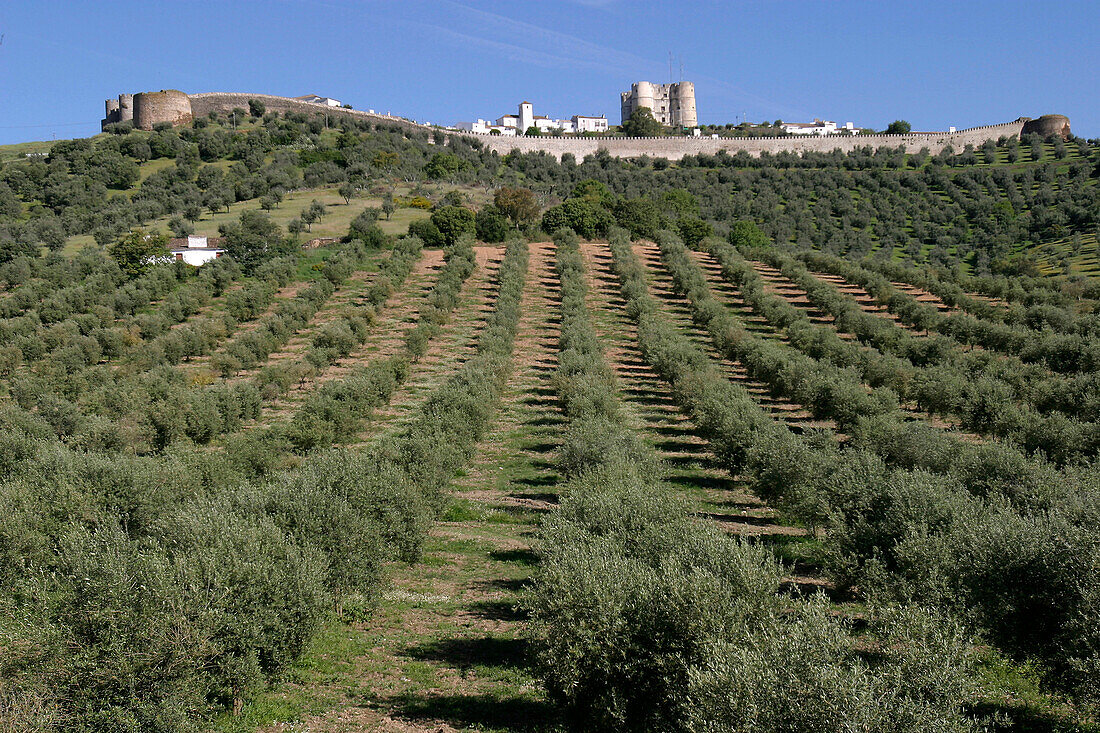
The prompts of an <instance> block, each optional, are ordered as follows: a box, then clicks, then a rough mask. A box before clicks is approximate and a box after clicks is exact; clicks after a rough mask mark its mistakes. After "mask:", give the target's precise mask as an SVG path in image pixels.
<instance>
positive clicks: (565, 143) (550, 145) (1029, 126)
mask: <svg viewBox="0 0 1100 733" xmlns="http://www.w3.org/2000/svg"><path fill="white" fill-rule="evenodd" d="M250 99H255V100H258V101H260V102H263V104H264V106H265V107H266V109H267V110H268V111H272V112H303V113H306V114H327V115H329V116H330V117H336V116H348V117H353V118H357V119H363V120H369V121H371V122H374V123H377V124H390V125H397V126H399V127H403V128H405V129H408V130H416V131H421V132H429V133H432V137H433V139H434V138H435V137H436V135H437V134H444V135H446V136H447V137H451V136H461V137H466V138H472V139H476V140H478V141H480V142H481V144H482V145H483V147H485V148H486V149H488V150H493V151H495V152H497V153H499V154H500V155H507V154H508V153H510V152H512V151H513V150H518V151H519V152H521V153H528V152H537V151H543V152H546V153H549V154H550V155H553V156H554V157H555V158H557V159H559V160H560V159H561V157H562V156H563V155H565V154H566V153H569V154H571V155H573V156H574V157H575V158H577V159H578V160H580V159H582V158H584V157H585V156H586V155H593V154H595V153H598V152H600V151H602V150H606V151H607V153H608V154H609V155H611V156H612V157H616V158H640V157H642V156H649V157H650V158H667V159H668V160H680V159H681V158H683V157H684V156H685V155H699V154H704V155H714V154H716V153H718V152H719V151H723V150H724V151H726V152H727V153H728V154H730V155H736V154H737V153H740V152H742V151H744V152H745V153H748V154H749V155H752V156H753V157H758V156H759V155H760V154H761V153H772V154H775V153H781V152H792V153H800V154H801V153H806V152H815V153H829V152H832V151H834V150H839V151H841V152H844V153H847V152H850V151H852V150H856V149H860V148H867V147H870V148H881V147H890V148H898V147H902V148H904V149H905V152H907V153H917V152H920V151H921V150H922V149H927V150H928V152H929V153H931V154H933V155H935V154H937V153H940V152H942V151H943V150H944V149H945V148H947V147H948V146H950V147H951V148H953V149H954V150H955V151H956V152H958V151H961V150H963V148H965V147H966V146H967V145H973V146H975V147H978V146H980V145H981V144H982V143H984V142H985V141H986V140H997V139H998V138H1001V137H1015V138H1019V137H1020V136H1021V134H1025V133H1030V132H1038V133H1040V134H1042V135H1044V136H1049V135H1061V136H1063V137H1067V136H1068V135H1069V134H1070V132H1069V119H1067V118H1066V117H1064V116H1062V115H1045V116H1043V117H1040V118H1038V119H1036V120H1031V119H1030V118H1027V117H1020V118H1019V119H1017V120H1014V121H1012V122H1005V123H1002V124H999V125H985V126H982V127H971V128H968V129H965V130H957V131H950V132H913V133H907V134H904V135H830V136H825V137H817V136H812V137H811V136H805V137H795V136H790V137H755V138H747V137H741V138H710V137H653V138H636V137H635V138H630V137H505V136H502V135H482V134H477V133H472V132H459V131H454V130H448V131H442V130H440V129H439V128H435V127H429V126H427V125H421V124H418V123H416V122H413V121H412V120H408V119H406V118H404V117H396V116H393V115H381V114H375V113H371V112H364V111H361V110H355V109H344V108H336V107H325V106H323V105H319V104H313V103H310V102H303V101H301V100H298V99H290V98H287V97H278V96H274V95H271V94H243V93H224V92H210V93H205V94H191V95H187V94H184V93H183V92H179V91H175V90H165V91H161V92H153V93H143V94H135V95H134V96H133V119H134V126H135V127H138V128H140V129H144V130H151V129H152V127H153V125H154V124H157V123H158V122H171V123H172V124H186V123H190V122H191V120H192V119H193V118H195V117H202V116H205V115H207V114H209V113H210V112H212V111H218V112H230V111H232V110H233V109H236V108H239V109H248V100H250ZM118 106H119V105H118V103H116V102H114V100H111V101H110V102H108V106H107V110H108V119H109V118H110V117H111V112H112V107H114V108H115V109H117V108H118ZM116 114H117V112H116ZM105 122H106V120H105Z"/></svg>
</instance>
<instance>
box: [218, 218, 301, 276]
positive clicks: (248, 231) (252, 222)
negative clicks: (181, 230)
mask: <svg viewBox="0 0 1100 733" xmlns="http://www.w3.org/2000/svg"><path fill="white" fill-rule="evenodd" d="M219 230H220V231H221V234H222V236H223V237H225V248H226V249H227V250H229V254H230V255H232V257H233V259H234V260H236V261H237V262H238V263H240V265H241V268H242V269H243V270H244V271H245V272H246V273H248V274H252V273H254V272H255V271H256V269H257V268H258V267H259V266H260V265H262V264H263V263H265V262H267V261H268V260H270V259H272V258H273V257H275V256H277V255H280V254H287V253H288V252H290V251H293V249H292V248H288V247H287V246H286V242H284V240H283V233H282V230H281V229H279V225H278V224H276V223H275V222H273V221H272V220H271V217H270V216H268V215H267V214H265V213H264V212H262V211H256V210H250V211H245V212H243V213H242V214H241V218H240V220H239V221H237V222H233V223H230V224H223V225H222V226H221V227H220V228H219Z"/></svg>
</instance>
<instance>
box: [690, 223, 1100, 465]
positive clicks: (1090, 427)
mask: <svg viewBox="0 0 1100 733" xmlns="http://www.w3.org/2000/svg"><path fill="white" fill-rule="evenodd" d="M751 226H752V225H751V224H747V225H746V224H744V223H740V224H739V225H738V226H735V228H734V230H733V232H731V239H733V240H736V241H738V242H742V241H743V239H744V238H743V237H741V236H740V234H741V232H742V231H743V230H744V229H745V228H746V227H751ZM703 246H704V248H705V249H706V250H707V251H708V252H710V253H711V254H712V255H714V257H715V258H716V260H717V261H718V262H719V263H720V265H721V267H722V273H723V276H724V277H725V278H726V279H727V280H728V281H729V282H730V283H731V284H733V285H735V286H736V287H737V288H738V289H739V292H740V293H741V295H742V297H743V298H744V300H745V302H746V303H747V304H749V305H750V306H751V307H752V308H753V310H754V311H755V312H756V313H758V314H760V315H761V316H762V317H763V318H764V319H765V320H766V321H768V323H769V324H770V325H772V326H773V327H774V328H777V329H782V330H783V331H785V333H786V336H787V338H788V340H789V342H790V344H791V345H792V346H793V347H795V348H797V349H798V350H799V351H802V352H803V353H805V354H807V355H808V356H810V357H812V358H815V359H818V360H821V361H825V362H827V363H830V364H833V365H835V366H838V367H842V368H850V369H853V370H855V371H856V372H857V373H858V374H860V375H861V377H862V379H863V380H864V381H865V382H866V383H867V384H870V385H872V386H874V387H885V388H889V389H890V390H892V391H893V392H895V393H897V394H898V396H899V397H900V398H902V399H904V400H912V401H914V402H915V403H916V404H917V405H919V406H920V407H921V408H923V409H925V410H927V411H929V412H932V413H934V414H940V415H951V416H955V417H957V418H958V419H959V420H960V421H961V424H962V425H963V427H965V428H967V429H970V430H974V431H977V432H978V433H981V434H983V435H993V436H998V437H1002V438H1005V439H1007V440H1009V441H1011V442H1013V443H1015V444H1016V445H1019V446H1021V447H1022V448H1024V449H1025V450H1027V451H1029V452H1031V451H1043V452H1044V453H1045V454H1046V455H1047V456H1049V457H1051V458H1052V459H1055V460H1058V461H1066V460H1072V459H1075V458H1079V457H1081V456H1088V455H1091V454H1093V453H1094V452H1095V450H1096V446H1097V441H1098V440H1100V432H1098V430H1097V428H1096V425H1095V418H1090V417H1088V416H1089V415H1090V409H1089V402H1090V401H1091V402H1095V398H1091V399H1090V398H1088V397H1087V396H1086V395H1085V394H1084V393H1086V392H1087V391H1088V385H1089V384H1090V383H1091V382H1094V381H1095V378H1094V377H1092V375H1089V376H1084V375H1081V376H1079V377H1072V378H1066V377H1063V376H1059V375H1050V374H1049V373H1047V372H1046V371H1045V370H1043V369H1041V368H1034V367H1033V368H1030V369H1028V368H1026V367H1024V368H1021V369H1017V370H1012V375H1013V379H1014V383H1015V384H1016V385H1019V386H1018V387H1014V386H1013V384H1010V383H1008V382H1006V381H1004V380H999V379H997V378H996V376H995V375H994V374H993V373H991V370H987V373H985V374H984V375H983V374H982V373H981V371H982V370H981V369H974V368H973V367H968V366H967V360H968V359H972V358H974V357H973V356H970V355H964V354H963V353H961V352H960V351H958V350H955V349H952V348H951V347H950V345H948V344H947V343H946V342H945V341H944V340H943V339H942V337H931V338H926V337H920V336H918V335H916V334H914V333H912V332H910V331H908V330H906V329H904V328H900V327H898V326H897V325H895V324H894V323H892V322H891V321H889V320H888V319H884V318H881V317H879V316H876V315H874V314H871V313H868V312H866V311H864V310H863V309H862V308H860V307H859V305H858V304H857V303H856V302H855V301H854V300H853V299H852V298H851V297H848V296H846V295H844V294H842V293H840V292H839V291H838V290H837V289H836V287H835V286H833V285H832V284H831V283H827V282H824V281H822V280H820V279H818V278H816V277H815V276H814V275H813V274H811V273H810V272H809V271H808V270H807V269H806V267H805V266H804V265H803V264H801V263H800V262H798V261H797V260H794V259H793V258H790V257H788V256H785V255H783V254H781V253H778V252H775V251H773V250H768V249H761V248H757V249H752V248H748V247H745V245H744V244H743V243H742V244H741V246H742V248H743V249H745V251H746V252H747V253H749V254H750V255H751V256H754V257H757V258H760V259H762V260H764V261H766V262H768V263H769V264H772V265H773V266H775V267H778V268H779V269H780V270H781V272H782V273H783V274H784V275H785V276H786V277H787V278H789V279H790V280H791V281H792V282H794V283H795V284H797V285H798V286H800V287H801V288H802V289H803V290H804V291H805V292H806V294H807V297H808V300H809V301H810V303H812V304H813V305H814V306H816V307H818V308H820V309H821V310H822V311H823V312H825V313H828V314H830V315H832V316H834V318H835V320H834V322H833V324H832V327H829V326H819V325H815V324H813V323H812V322H811V321H810V319H809V317H808V315H807V313H806V311H805V310H803V309H801V308H797V307H795V306H794V305H792V304H791V303H789V302H787V301H786V300H785V299H784V298H782V297H779V296H777V295H773V294H771V293H768V292H767V291H766V289H765V287H764V284H763V280H762V279H761V278H760V276H759V274H758V273H757V272H756V270H755V269H754V268H753V267H752V266H751V265H750V264H749V263H748V262H747V261H746V260H745V259H744V258H743V257H742V255H741V254H740V253H739V252H738V251H737V250H736V249H734V248H733V247H732V246H730V245H729V244H726V243H724V242H722V241H720V240H714V239H711V240H706V241H705V242H704V243H703ZM837 332H844V333H851V334H853V335H854V336H856V338H857V339H858V341H859V342H860V343H861V344H864V345H866V346H869V347H871V348H861V347H860V346H859V345H857V344H856V343H852V342H850V341H845V340H844V339H841V338H840V337H839V336H838V335H837ZM937 347H939V348H937ZM933 359H934V360H935V363H934V365H929V364H928V362H929V361H931V360H933ZM914 362H916V363H917V366H914ZM981 364H982V366H983V367H984V366H987V365H988V359H985V358H983V359H982V360H981ZM975 372H977V374H975ZM1025 375H1026V376H1027V377H1029V378H1028V379H1027V381H1026V382H1025V381H1024V380H1025ZM1029 393H1030V394H1034V395H1037V396H1042V398H1043V402H1042V403H1040V405H1036V406H1033V405H1032V404H1031V403H1030V402H1028V401H1027V400H1026V399H1023V401H1022V402H1019V403H1018V400H1019V399H1020V397H1017V395H1023V396H1026V395H1028V394H1029ZM1074 396H1081V397H1084V400H1083V401H1080V402H1075V401H1074V400H1073V397H1074ZM1059 397H1061V400H1062V403H1063V405H1064V407H1065V410H1064V414H1055V415H1047V414H1042V408H1049V407H1050V406H1051V405H1053V404H1056V402H1055V401H1056V400H1057V399H1059ZM1037 408H1039V409H1037ZM1079 416H1081V417H1084V418H1085V419H1084V420H1082V419H1078V417H1079Z"/></svg>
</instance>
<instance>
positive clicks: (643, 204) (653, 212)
mask: <svg viewBox="0 0 1100 733" xmlns="http://www.w3.org/2000/svg"><path fill="white" fill-rule="evenodd" d="M612 211H613V212H614V214H615V220H616V221H617V222H618V223H619V226H621V227H623V228H624V229H627V230H628V231H629V232H630V236H631V238H633V239H653V238H654V237H656V236H657V231H658V230H659V229H661V227H662V226H663V218H662V217H661V212H660V210H659V209H658V208H657V204H656V203H655V202H654V201H653V199H649V198H636V199H622V200H620V201H618V202H616V203H615V205H614V207H612Z"/></svg>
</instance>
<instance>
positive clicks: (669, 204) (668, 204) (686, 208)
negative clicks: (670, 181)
mask: <svg viewBox="0 0 1100 733" xmlns="http://www.w3.org/2000/svg"><path fill="white" fill-rule="evenodd" d="M661 206H662V207H663V208H664V210H665V211H666V212H668V213H669V215H671V216H674V217H676V218H677V219H679V218H681V217H685V216H699V199H697V198H695V196H694V194H692V193H691V192H690V191H688V190H687V189H684V188H670V189H669V190H667V191H665V192H664V193H663V194H662V195H661Z"/></svg>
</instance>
